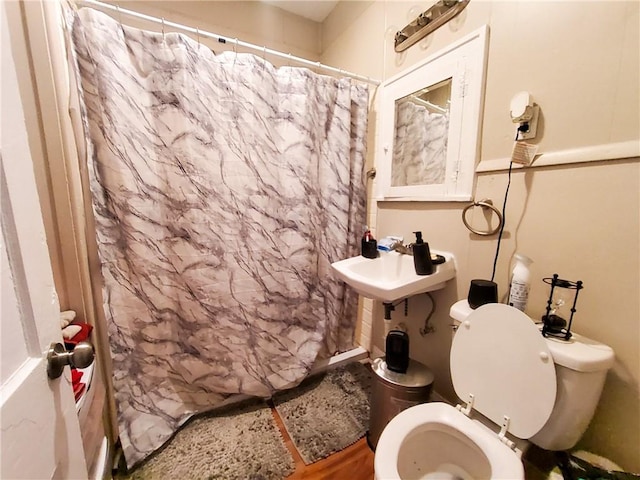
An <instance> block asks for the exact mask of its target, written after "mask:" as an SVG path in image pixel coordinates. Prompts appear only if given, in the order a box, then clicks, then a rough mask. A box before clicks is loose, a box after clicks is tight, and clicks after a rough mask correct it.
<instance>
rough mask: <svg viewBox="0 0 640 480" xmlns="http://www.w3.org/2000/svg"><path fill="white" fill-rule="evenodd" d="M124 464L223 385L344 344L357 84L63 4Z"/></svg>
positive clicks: (297, 370)
mask: <svg viewBox="0 0 640 480" xmlns="http://www.w3.org/2000/svg"><path fill="white" fill-rule="evenodd" d="M69 18H70V25H71V26H70V32H71V37H72V42H71V43H72V45H73V49H72V50H73V52H72V56H73V57H74V63H75V68H76V73H77V76H78V84H79V90H80V93H81V97H82V109H83V122H84V129H85V132H84V134H85V138H86V143H87V151H88V155H87V156H88V159H87V160H88V170H89V177H90V189H91V193H92V201H93V210H94V215H95V220H96V228H97V232H96V233H97V240H98V249H99V255H100V260H101V271H102V275H103V278H104V288H103V295H104V309H105V313H106V317H107V322H108V332H109V336H110V345H111V354H112V359H113V371H114V378H113V381H114V386H115V390H116V404H117V410H118V423H119V427H120V439H121V441H122V445H123V448H124V452H125V457H126V459H127V463H128V464H129V465H130V466H131V465H133V464H135V463H137V462H139V461H140V460H141V459H143V458H145V457H146V456H147V455H148V454H149V453H151V452H152V451H153V450H154V449H156V448H158V447H159V446H161V445H162V444H163V443H164V442H165V441H166V440H167V439H168V438H170V436H171V435H172V434H173V432H175V430H176V429H177V428H178V427H179V426H180V425H181V424H182V423H184V422H185V421H186V420H187V419H188V418H189V416H191V415H192V414H194V413H197V412H200V411H204V410H208V409H211V408H213V407H215V406H216V405H220V404H221V403H222V402H223V401H225V399H226V398H228V397H229V396H230V395H232V394H237V393H244V394H249V395H256V396H262V397H269V396H270V395H271V394H273V393H274V392H275V391H277V390H278V389H281V388H283V387H284V386H285V385H287V384H290V383H292V382H299V381H301V380H302V379H303V378H304V376H305V375H306V374H307V373H308V371H309V369H310V367H311V365H312V364H313V363H314V361H315V360H316V359H317V358H318V357H319V356H328V355H331V354H333V353H335V352H338V351H344V350H346V349H349V348H350V347H352V345H353V331H354V325H355V318H356V316H355V315H356V313H355V309H356V305H357V297H356V295H355V294H354V293H353V292H352V291H350V290H348V289H346V287H345V286H344V284H342V283H340V282H338V281H336V280H335V279H334V278H333V276H332V275H331V272H330V263H331V262H333V261H336V260H339V259H343V258H346V257H349V256H352V255H355V254H357V252H358V242H359V240H358V239H359V233H360V232H361V230H362V224H363V221H364V199H365V191H364V184H363V164H364V154H365V131H366V126H367V108H368V89H367V87H366V86H362V85H354V84H352V82H351V81H350V80H348V79H336V78H331V77H327V76H321V75H317V74H315V73H313V72H311V71H309V70H306V69H299V68H289V67H287V68H279V69H276V68H275V67H274V66H273V65H271V64H270V63H268V62H265V61H264V60H263V59H261V58H259V57H256V56H253V55H249V54H237V55H236V54H235V53H233V52H227V53H223V54H220V55H215V54H214V53H213V52H211V51H210V50H208V49H207V48H205V47H204V46H201V45H199V44H198V43H196V42H195V41H192V40H191V39H189V38H188V37H186V36H183V35H179V34H175V33H169V34H166V35H162V34H156V33H151V32H145V31H141V30H138V29H134V28H129V27H126V26H122V25H121V24H119V23H118V22H116V21H114V20H113V19H111V18H110V17H108V16H106V15H104V14H102V13H99V12H96V11H94V10H92V9H81V10H79V11H78V12H73V13H70V14H69Z"/></svg>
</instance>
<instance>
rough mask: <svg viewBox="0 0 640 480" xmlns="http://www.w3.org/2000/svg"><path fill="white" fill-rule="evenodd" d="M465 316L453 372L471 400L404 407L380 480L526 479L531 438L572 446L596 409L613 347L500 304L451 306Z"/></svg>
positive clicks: (391, 429) (380, 451) (377, 464)
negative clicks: (563, 334)
mask: <svg viewBox="0 0 640 480" xmlns="http://www.w3.org/2000/svg"><path fill="white" fill-rule="evenodd" d="M451 316H452V317H453V318H454V319H455V320H458V321H460V326H459V328H458V329H457V332H456V334H455V336H454V339H453V343H452V346H451V357H450V358H451V378H452V382H453V386H454V389H455V391H456V394H457V396H458V397H459V398H460V400H461V403H460V404H459V405H457V406H455V407H454V406H451V405H449V404H446V403H441V402H436V403H426V404H421V405H417V406H414V407H411V408H409V409H407V410H404V411H403V412H401V413H400V414H398V415H397V416H396V417H394V418H393V419H392V420H391V421H390V422H389V424H388V425H387V426H386V427H385V429H384V430H383V432H382V435H381V436H380V440H379V441H378V446H377V449H376V454H375V460H374V469H375V478H376V479H377V480H389V479H412V480H416V479H452V480H453V479H456V480H457V479H463V480H467V479H468V480H471V479H489V478H496V479H497V478H504V479H523V478H524V467H523V465H522V461H521V456H522V451H523V449H524V448H526V446H527V445H528V444H527V442H526V441H525V440H528V441H529V442H532V443H535V444H536V445H538V446H539V447H541V448H544V449H547V450H568V449H570V448H572V447H573V446H574V445H575V444H576V443H577V441H578V440H579V439H580V437H581V436H582V435H583V434H584V432H585V430H586V429H587V426H588V424H589V422H590V421H591V418H592V416H593V413H594V412H595V409H596V406H597V404H598V400H599V398H600V393H601V392H602V387H603V386H604V381H605V378H606V373H607V370H609V368H610V367H611V366H612V365H613V361H614V354H613V350H612V349H611V348H610V347H608V346H606V345H603V344H600V343H597V342H594V341H592V340H589V339H587V338H585V337H582V336H580V335H577V334H573V336H572V338H571V339H569V340H568V341H565V340H560V339H555V338H545V337H543V336H542V334H541V332H540V329H539V328H538V326H536V325H535V324H534V322H533V320H532V319H531V318H529V317H528V316H527V315H526V314H524V313H523V312H521V311H519V310H517V309H515V308H513V307H510V306H508V305H503V304H498V303H493V304H487V305H483V306H481V307H479V308H478V309H477V310H471V309H470V307H469V306H468V303H467V301H466V300H463V301H461V302H458V303H457V304H455V305H454V306H453V307H452V308H451Z"/></svg>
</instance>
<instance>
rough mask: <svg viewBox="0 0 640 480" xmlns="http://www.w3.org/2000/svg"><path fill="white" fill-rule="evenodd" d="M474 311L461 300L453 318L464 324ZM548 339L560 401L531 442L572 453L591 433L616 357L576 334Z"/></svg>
mask: <svg viewBox="0 0 640 480" xmlns="http://www.w3.org/2000/svg"><path fill="white" fill-rule="evenodd" d="M471 312H473V310H472V309H471V308H470V307H469V304H468V302H467V301H466V300H461V301H459V302H457V303H455V304H454V305H453V306H452V307H451V310H450V315H451V317H452V318H453V319H454V320H457V321H458V322H462V321H464V320H465V319H466V318H467V316H468V315H470V314H471ZM532 321H533V320H532ZM541 335H542V333H541ZM546 340H547V345H548V347H549V350H550V351H551V354H552V355H553V361H554V364H555V370H556V384H557V391H556V400H555V403H554V406H553V410H552V412H551V415H550V417H549V419H548V420H547V422H546V423H545V425H544V426H543V427H542V428H541V429H540V430H539V431H538V433H536V434H535V435H534V436H533V437H531V438H530V439H529V441H531V442H532V443H534V444H536V445H538V446H539V447H541V448H544V449H545V450H568V449H570V448H572V447H573V446H574V445H575V444H576V443H577V442H578V440H580V437H582V435H583V434H584V432H585V431H586V430H587V427H588V426H589V422H591V419H592V418H593V414H594V413H595V410H596V407H597V405H598V401H599V400H600V394H601V393H602V388H603V386H604V382H605V379H606V376H607V371H608V370H609V369H610V368H611V366H612V365H613V362H614V360H615V356H614V353H613V350H612V349H611V347H609V346H607V345H604V344H602V343H598V342H596V341H593V340H590V339H588V338H586V337H583V336H581V335H578V334H576V333H573V334H572V337H571V338H570V339H569V340H568V341H565V340H562V339H557V338H553V337H547V338H546Z"/></svg>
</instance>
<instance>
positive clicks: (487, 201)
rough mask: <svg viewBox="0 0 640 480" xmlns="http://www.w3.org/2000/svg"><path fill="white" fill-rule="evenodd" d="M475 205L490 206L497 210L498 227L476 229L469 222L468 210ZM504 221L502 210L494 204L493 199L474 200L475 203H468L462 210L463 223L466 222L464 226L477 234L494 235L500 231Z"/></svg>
mask: <svg viewBox="0 0 640 480" xmlns="http://www.w3.org/2000/svg"><path fill="white" fill-rule="evenodd" d="M473 207H482V208H489V209H491V210H493V211H494V212H495V214H496V215H497V216H498V226H497V227H496V228H494V229H493V230H490V231H487V232H484V231H482V230H476V229H475V228H473V227H472V226H471V225H469V222H467V211H469V209H471V208H473ZM503 222H504V219H503V218H502V214H501V213H500V210H498V209H497V208H496V207H495V206H494V205H493V201H491V200H490V199H488V198H485V199H483V200H480V201H479V202H473V203H471V204H469V205H467V206H466V207H465V208H464V210H462V223H464V226H465V227H467V228H468V229H469V230H470V231H471V232H473V233H475V234H476V235H483V236H489V235H494V234H496V233H498V231H499V230H500V228H501V227H502V223H503Z"/></svg>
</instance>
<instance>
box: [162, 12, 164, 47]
mask: <svg viewBox="0 0 640 480" xmlns="http://www.w3.org/2000/svg"><path fill="white" fill-rule="evenodd" d="M162 41H163V42H164V17H162Z"/></svg>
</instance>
